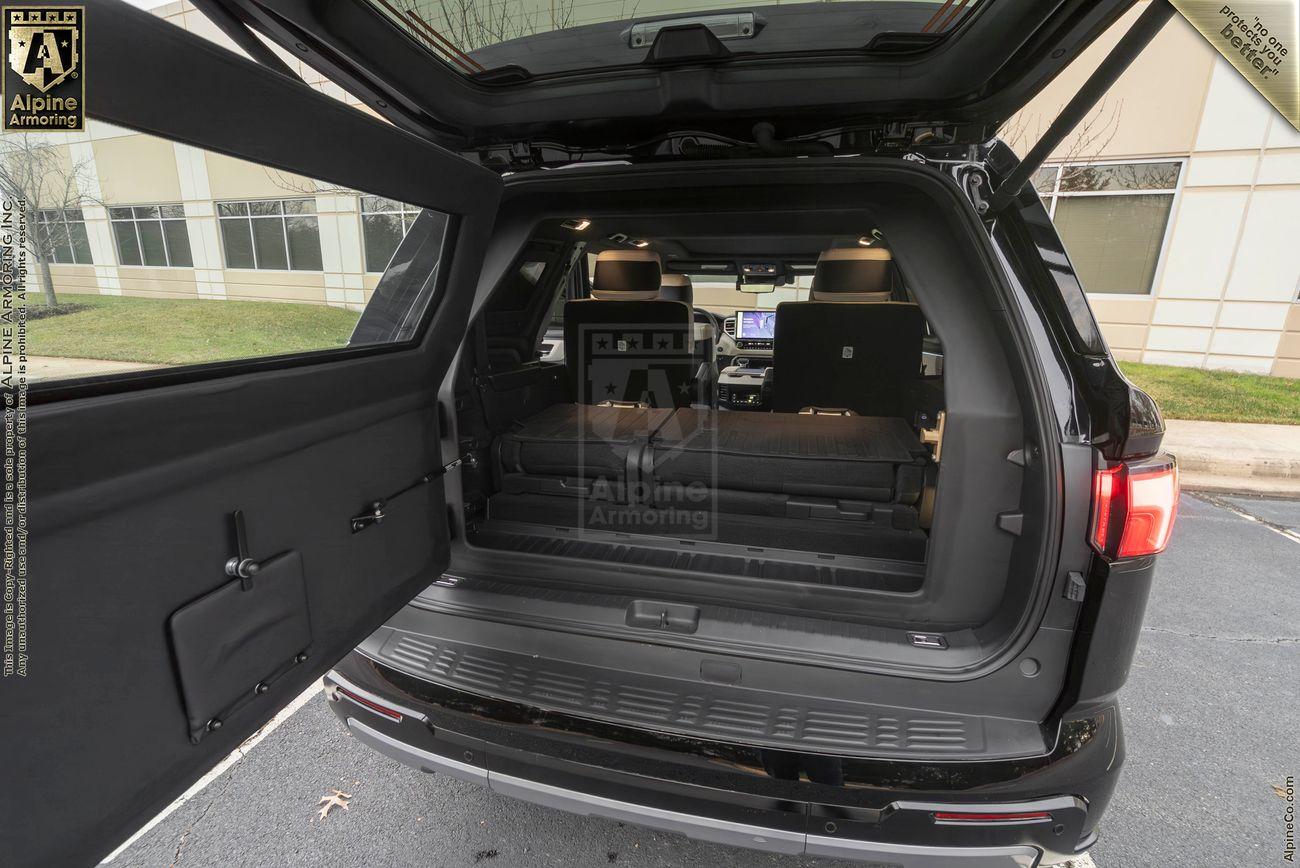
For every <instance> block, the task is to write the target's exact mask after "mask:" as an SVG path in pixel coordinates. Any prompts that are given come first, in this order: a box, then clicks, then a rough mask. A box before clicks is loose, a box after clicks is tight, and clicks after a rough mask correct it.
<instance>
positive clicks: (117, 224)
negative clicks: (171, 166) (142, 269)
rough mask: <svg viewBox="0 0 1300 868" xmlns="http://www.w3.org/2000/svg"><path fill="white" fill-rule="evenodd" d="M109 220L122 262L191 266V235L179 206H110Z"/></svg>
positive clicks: (182, 209)
mask: <svg viewBox="0 0 1300 868" xmlns="http://www.w3.org/2000/svg"><path fill="white" fill-rule="evenodd" d="M108 219H109V220H110V221H111V222H112V224H113V239H114V240H115V241H116V242H117V261H118V262H120V263H121V264H122V265H170V266H173V267H176V268H190V267H192V266H193V265H194V258H193V257H192V256H191V255H190V234H189V232H188V231H187V230H186V228H185V208H184V206H182V205H133V206H130V207H126V206H122V207H116V206H115V207H111V208H109V209H108Z"/></svg>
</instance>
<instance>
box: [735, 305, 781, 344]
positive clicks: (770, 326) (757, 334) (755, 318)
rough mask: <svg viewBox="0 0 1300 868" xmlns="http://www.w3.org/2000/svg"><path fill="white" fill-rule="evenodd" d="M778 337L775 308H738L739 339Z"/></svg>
mask: <svg viewBox="0 0 1300 868" xmlns="http://www.w3.org/2000/svg"><path fill="white" fill-rule="evenodd" d="M775 337H776V311H774V310H738V311H736V339H737V340H742V341H743V340H767V341H770V340H772V339H773V338H775Z"/></svg>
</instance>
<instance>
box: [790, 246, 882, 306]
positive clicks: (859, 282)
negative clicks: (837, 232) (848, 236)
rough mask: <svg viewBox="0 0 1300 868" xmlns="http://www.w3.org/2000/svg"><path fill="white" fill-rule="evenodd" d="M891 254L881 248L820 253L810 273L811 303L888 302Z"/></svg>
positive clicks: (844, 249) (844, 248) (854, 248)
mask: <svg viewBox="0 0 1300 868" xmlns="http://www.w3.org/2000/svg"><path fill="white" fill-rule="evenodd" d="M893 261H894V257H893V255H892V254H891V253H890V252H889V251H888V250H886V249H885V248H883V247H843V248H833V249H831V250H826V251H823V252H822V255H821V256H819V257H818V258H817V270H816V271H815V272H814V273H813V281H812V293H811V294H810V296H809V298H810V299H811V300H812V301H889V299H890V271H891V269H892V268H893Z"/></svg>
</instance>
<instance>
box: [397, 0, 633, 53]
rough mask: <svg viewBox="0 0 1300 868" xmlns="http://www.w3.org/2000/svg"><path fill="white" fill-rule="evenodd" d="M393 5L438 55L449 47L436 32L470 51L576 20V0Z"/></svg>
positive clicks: (442, 0) (400, 1) (402, 0)
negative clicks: (574, 13) (441, 42)
mask: <svg viewBox="0 0 1300 868" xmlns="http://www.w3.org/2000/svg"><path fill="white" fill-rule="evenodd" d="M392 5H393V6H394V7H395V8H396V11H397V12H398V20H399V22H400V23H401V24H402V25H403V26H404V27H405V28H406V29H407V31H408V32H410V33H411V35H412V36H414V37H415V38H416V39H418V40H419V41H421V42H423V43H425V44H426V45H428V46H429V47H430V48H432V49H433V50H434V51H435V52H436V53H438V54H442V55H446V54H448V48H447V47H446V46H443V45H441V44H440V40H439V37H441V38H442V39H445V40H446V41H448V42H450V43H451V46H452V48H453V49H454V50H456V51H473V50H474V49H476V48H482V47H483V46H485V45H495V44H497V43H498V42H506V41H508V40H511V39H519V38H520V37H524V36H532V35H534V34H537V33H545V32H548V31H551V30H563V29H564V28H566V27H571V26H573V24H574V21H573V7H574V0H550V2H549V4H546V5H543V4H541V3H536V4H534V3H533V2H530V0H392ZM624 5H625V6H626V3H625V4H624ZM584 23H590V22H584ZM453 62H455V60H454V58H453Z"/></svg>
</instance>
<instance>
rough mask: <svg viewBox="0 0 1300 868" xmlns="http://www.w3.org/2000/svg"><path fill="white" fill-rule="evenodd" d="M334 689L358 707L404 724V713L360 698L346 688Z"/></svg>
mask: <svg viewBox="0 0 1300 868" xmlns="http://www.w3.org/2000/svg"><path fill="white" fill-rule="evenodd" d="M334 689H335V690H337V691H338V692H339V695H341V696H343V697H345V698H347V699H350V700H352V701H353V702H355V703H356V704H357V705H360V706H361V707H362V708H368V709H370V710H371V711H373V712H375V713H376V714H382V715H383V716H384V717H386V718H388V719H389V720H392V721H395V722H396V723H401V722H402V713H401V712H400V711H397V710H396V709H393V708H389V707H388V706H386V705H380V704H379V703H378V702H374V701H372V700H369V699H366V698H365V697H364V696H360V695H358V694H356V693H353V692H352V691H351V690H348V689H347V688H346V687H339V686H337V685H335V687H334Z"/></svg>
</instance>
